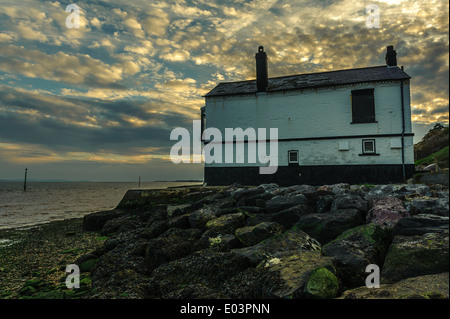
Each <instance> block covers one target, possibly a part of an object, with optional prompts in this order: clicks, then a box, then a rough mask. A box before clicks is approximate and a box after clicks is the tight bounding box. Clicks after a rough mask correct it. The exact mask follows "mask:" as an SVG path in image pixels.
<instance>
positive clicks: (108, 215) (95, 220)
mask: <svg viewBox="0 0 450 319" xmlns="http://www.w3.org/2000/svg"><path fill="white" fill-rule="evenodd" d="M122 215H123V212H122V211H121V210H119V209H113V210H107V211H101V212H97V213H93V214H89V215H85V216H84V217H83V228H84V229H85V230H91V231H97V230H101V229H102V228H103V226H104V225H105V224H106V222H107V221H109V220H111V219H114V218H117V217H119V216H122Z"/></svg>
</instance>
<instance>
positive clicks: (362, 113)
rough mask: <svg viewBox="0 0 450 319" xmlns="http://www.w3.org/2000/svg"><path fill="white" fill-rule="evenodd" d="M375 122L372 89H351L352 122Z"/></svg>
mask: <svg viewBox="0 0 450 319" xmlns="http://www.w3.org/2000/svg"><path fill="white" fill-rule="evenodd" d="M371 122H375V101H374V97H373V89H365V90H353V91H352V123H371Z"/></svg>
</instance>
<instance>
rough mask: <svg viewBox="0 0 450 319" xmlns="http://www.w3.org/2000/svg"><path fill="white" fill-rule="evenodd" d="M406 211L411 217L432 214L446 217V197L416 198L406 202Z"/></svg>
mask: <svg viewBox="0 0 450 319" xmlns="http://www.w3.org/2000/svg"><path fill="white" fill-rule="evenodd" d="M406 209H407V210H408V212H409V214H410V215H411V216H413V215H418V214H433V215H439V216H447V217H448V212H449V205H448V197H447V198H416V199H413V200H411V201H409V202H406Z"/></svg>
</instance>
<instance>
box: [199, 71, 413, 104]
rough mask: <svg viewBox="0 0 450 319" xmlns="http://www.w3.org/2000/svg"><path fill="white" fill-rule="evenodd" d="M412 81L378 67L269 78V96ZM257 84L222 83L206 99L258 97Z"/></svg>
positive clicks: (406, 75) (398, 72) (402, 72)
mask: <svg viewBox="0 0 450 319" xmlns="http://www.w3.org/2000/svg"><path fill="white" fill-rule="evenodd" d="M410 78H411V77H410V76H409V75H408V74H406V73H405V72H404V71H403V70H402V69H401V68H399V67H398V66H396V67H387V66H386V65H383V66H376V67H368V68H358V69H348V70H339V71H328V72H320V73H307V74H298V75H290V76H282V77H276V78H269V86H268V90H267V92H268V93H271V92H282V91H289V90H300V89H308V88H320V87H328V86H336V85H346V84H356V83H362V82H377V81H392V80H394V81H395V80H407V79H410ZM256 92H257V90H256V80H249V81H239V82H223V83H219V84H218V85H217V86H216V87H215V88H214V89H212V90H211V91H209V92H208V93H206V94H205V97H211V96H224V95H240V94H254V93H256Z"/></svg>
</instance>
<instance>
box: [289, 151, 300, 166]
mask: <svg viewBox="0 0 450 319" xmlns="http://www.w3.org/2000/svg"><path fill="white" fill-rule="evenodd" d="M288 159H289V163H298V151H289V152H288Z"/></svg>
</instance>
